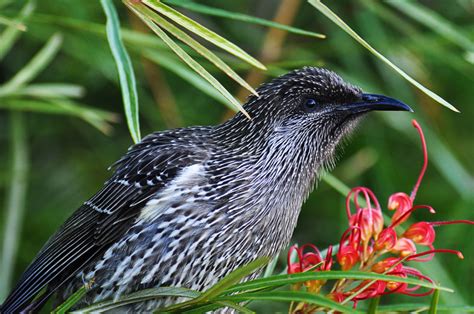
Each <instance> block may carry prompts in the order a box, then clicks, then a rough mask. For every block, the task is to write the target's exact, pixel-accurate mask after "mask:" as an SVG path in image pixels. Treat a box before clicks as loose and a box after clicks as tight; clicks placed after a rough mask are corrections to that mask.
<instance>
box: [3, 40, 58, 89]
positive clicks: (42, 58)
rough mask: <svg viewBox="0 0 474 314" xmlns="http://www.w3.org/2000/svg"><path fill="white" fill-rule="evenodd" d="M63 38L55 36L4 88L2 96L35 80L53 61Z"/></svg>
mask: <svg viewBox="0 0 474 314" xmlns="http://www.w3.org/2000/svg"><path fill="white" fill-rule="evenodd" d="M62 40H63V39H62V36H61V35H60V34H54V35H53V36H51V37H50V38H49V40H48V42H46V44H45V45H44V46H43V48H41V50H40V51H38V52H37V53H36V55H35V56H34V57H33V58H32V59H31V60H30V61H29V62H28V63H27V64H26V65H25V66H24V67H23V68H22V69H21V70H20V71H18V72H17V73H16V75H15V76H14V77H12V78H11V79H10V80H9V81H8V82H6V83H5V84H4V85H3V86H0V95H7V94H9V93H12V92H14V91H15V90H16V89H18V88H20V87H22V86H24V85H25V84H26V83H28V82H30V81H31V80H33V79H34V78H35V77H36V76H37V75H38V74H39V73H40V72H41V71H42V70H43V69H45V68H46V67H47V66H48V64H49V63H50V62H51V61H52V60H53V58H54V56H55V55H56V53H57V52H58V51H59V48H60V46H61V43H62Z"/></svg>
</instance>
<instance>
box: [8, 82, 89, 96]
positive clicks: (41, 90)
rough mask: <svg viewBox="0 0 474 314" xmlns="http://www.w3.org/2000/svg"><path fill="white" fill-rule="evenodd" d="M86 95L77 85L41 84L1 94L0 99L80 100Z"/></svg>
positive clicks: (82, 88)
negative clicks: (63, 98) (28, 97)
mask: <svg viewBox="0 0 474 314" xmlns="http://www.w3.org/2000/svg"><path fill="white" fill-rule="evenodd" d="M84 93H85V89H84V87H82V86H79V85H75V84H63V83H39V84H30V85H27V86H25V87H20V88H18V89H15V90H14V91H13V92H11V93H8V94H6V95H4V94H2V93H1V92H0V97H2V96H7V95H8V96H11V97H15V96H31V97H37V98H61V97H65V98H67V97H70V98H79V97H82V96H84Z"/></svg>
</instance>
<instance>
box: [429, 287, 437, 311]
mask: <svg viewBox="0 0 474 314" xmlns="http://www.w3.org/2000/svg"><path fill="white" fill-rule="evenodd" d="M438 303H439V290H435V291H434V292H433V295H432V296H431V304H430V309H429V310H428V313H429V314H436V313H438Z"/></svg>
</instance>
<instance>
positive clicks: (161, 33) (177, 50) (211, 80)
mask: <svg viewBox="0 0 474 314" xmlns="http://www.w3.org/2000/svg"><path fill="white" fill-rule="evenodd" d="M129 8H130V9H131V10H133V11H134V12H135V13H136V14H137V16H138V17H139V18H140V19H141V20H142V21H143V22H145V24H146V25H147V26H148V27H149V28H150V29H151V30H152V31H153V32H155V34H157V35H158V36H159V37H160V38H161V39H162V40H163V41H164V42H165V43H166V44H167V45H168V46H169V47H170V48H171V49H172V50H173V51H174V52H175V53H176V54H177V55H178V56H179V57H180V58H181V59H182V60H183V61H184V62H186V64H188V65H189V66H190V67H191V68H192V69H193V70H194V71H196V72H197V73H198V74H199V75H201V76H202V77H203V78H204V79H206V80H207V81H208V82H209V83H211V84H212V86H214V87H215V88H216V89H217V90H218V91H219V92H220V93H221V94H222V95H223V96H224V97H225V98H226V99H227V100H228V101H230V102H231V103H232V104H233V105H234V106H235V108H237V109H238V110H239V111H240V112H242V113H243V114H244V115H246V116H247V117H248V118H250V116H249V115H248V113H247V112H246V111H245V109H244V108H243V107H242V105H241V104H240V103H239V102H238V101H237V100H236V99H235V98H234V97H233V96H232V95H231V94H230V93H229V92H228V91H227V90H226V89H225V88H224V86H222V84H221V83H219V81H218V80H216V79H215V78H214V77H213V76H212V75H211V74H210V73H209V72H207V71H206V69H204V68H203V67H202V66H201V65H200V64H199V63H197V62H196V61H195V60H194V59H193V58H191V57H190V56H189V55H188V54H187V53H186V52H185V51H184V50H183V49H182V48H181V47H180V46H178V45H177V44H176V43H175V42H174V41H173V40H172V39H171V38H170V37H168V35H166V33H165V32H164V31H163V30H162V29H161V28H160V27H159V26H158V25H156V24H155V23H153V21H151V20H149V19H148V18H147V17H146V16H144V15H143V14H141V13H140V12H139V11H137V10H136V9H135V8H134V7H133V6H129Z"/></svg>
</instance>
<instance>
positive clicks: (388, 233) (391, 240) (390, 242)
mask: <svg viewBox="0 0 474 314" xmlns="http://www.w3.org/2000/svg"><path fill="white" fill-rule="evenodd" d="M396 244H397V233H396V232H395V230H393V228H390V227H388V228H385V229H383V230H382V232H381V233H380V235H379V237H378V239H377V240H376V241H375V244H374V248H375V250H377V251H383V250H386V251H390V250H391V249H392V248H393V247H394V246H395V245H396Z"/></svg>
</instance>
